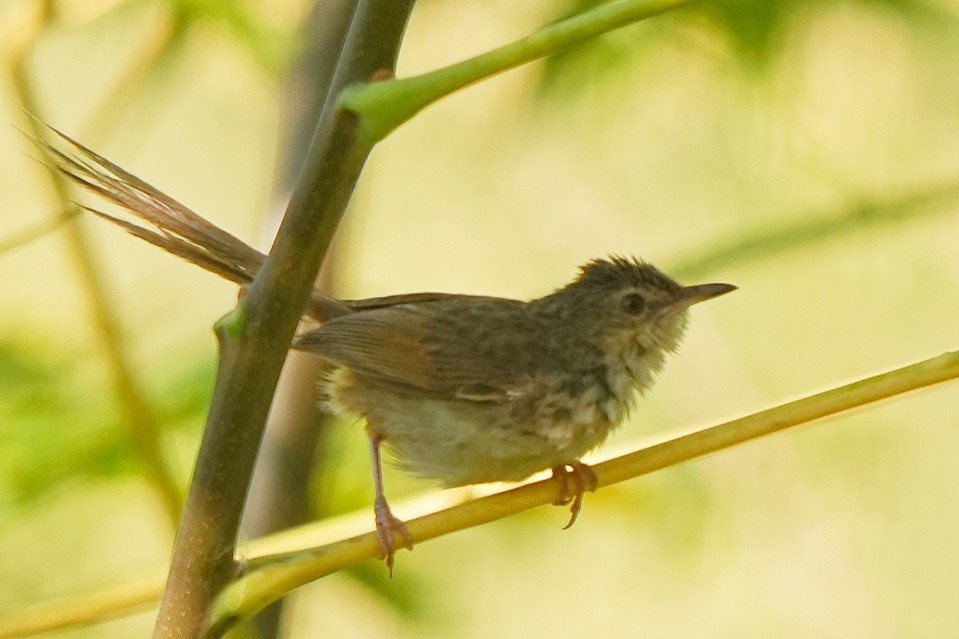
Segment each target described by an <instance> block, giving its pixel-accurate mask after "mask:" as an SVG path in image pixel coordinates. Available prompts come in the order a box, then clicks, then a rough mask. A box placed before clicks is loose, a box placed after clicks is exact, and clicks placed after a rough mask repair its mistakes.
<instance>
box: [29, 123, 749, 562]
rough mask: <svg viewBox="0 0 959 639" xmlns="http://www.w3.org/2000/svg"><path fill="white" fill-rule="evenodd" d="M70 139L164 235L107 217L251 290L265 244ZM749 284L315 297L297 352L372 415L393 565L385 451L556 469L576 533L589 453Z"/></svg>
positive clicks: (527, 470)
mask: <svg viewBox="0 0 959 639" xmlns="http://www.w3.org/2000/svg"><path fill="white" fill-rule="evenodd" d="M58 133H59V132H58ZM60 135H61V136H62V137H63V138H64V139H65V140H67V141H68V142H69V143H70V144H72V145H73V146H74V147H75V149H76V150H77V151H78V152H79V153H81V154H82V155H83V156H84V158H85V160H77V159H76V158H74V157H72V156H70V155H67V154H64V153H62V152H60V151H58V150H56V149H54V148H52V147H44V148H45V149H46V150H47V152H48V153H50V154H51V156H52V158H53V160H54V162H55V163H56V165H57V167H58V168H59V169H60V170H61V171H62V172H64V173H65V174H66V175H67V176H69V177H70V178H71V179H73V180H74V181H76V182H78V183H80V184H82V185H83V186H85V187H87V188H89V189H91V190H93V191H94V192H96V193H98V194H100V195H101V196H103V197H105V198H107V199H108V200H111V201H113V202H115V203H117V204H119V205H120V206H122V207H124V208H125V209H127V210H128V211H129V212H130V213H132V214H133V215H135V216H137V217H138V218H140V219H141V220H143V221H145V222H147V223H148V224H149V225H150V226H152V227H154V228H153V229H151V228H149V227H145V226H140V225H137V224H133V223H131V222H127V221H125V220H120V219H117V218H114V217H112V216H109V215H106V214H103V213H100V212H97V211H94V212H95V213H97V214H98V215H101V216H103V217H106V218H107V219H110V220H111V221H113V222H115V223H117V224H119V225H121V226H122V227H124V228H125V229H126V230H128V231H129V232H131V233H133V234H134V235H136V236H138V237H141V238H143V239H146V240H147V241H149V242H151V243H153V244H155V245H157V246H159V247H161V248H163V249H165V250H167V251H170V252H172V253H174V254H176V255H178V256H180V257H183V258H185V259H187V260H189V261H192V262H194V263H196V264H198V265H200V266H202V267H203V268H205V269H207V270H210V271H212V272H214V273H217V274H219V275H221V276H223V277H226V278H227V279H230V280H232V281H234V282H237V283H239V284H246V283H248V282H249V281H251V280H252V279H253V277H254V276H255V275H256V272H257V270H258V269H259V267H260V265H261V264H262V261H263V259H264V256H263V255H262V254H261V253H259V252H258V251H256V250H255V249H253V248H251V247H249V246H247V245H246V244H244V243H243V242H242V241H240V240H239V239H237V238H235V237H234V236H232V235H230V234H229V233H227V232H226V231H223V230H222V229H220V228H218V227H216V226H214V225H212V224H210V223H209V222H207V221H206V220H204V219H203V218H202V217H200V216H199V215H197V214H196V213H194V212H192V211H190V210H189V209H188V208H186V207H185V206H183V205H182V204H180V203H178V202H177V201H176V200H173V199H172V198H170V197H169V196H167V195H164V194H163V193H161V192H159V191H157V190H156V189H154V188H153V187H151V186H150V185H148V184H146V183H145V182H143V181H142V180H139V179H138V178H136V177H135V176H133V175H131V174H129V173H127V172H126V171H124V170H123V169H121V168H120V167H118V166H116V165H114V164H112V163H111V162H109V161H108V160H106V159H104V158H102V157H100V156H99V155H97V154H96V153H94V152H93V151H91V150H89V149H87V148H86V147H83V146H82V145H80V144H79V143H77V142H75V141H74V140H72V139H70V138H68V137H67V136H64V135H63V134H60ZM154 229H155V230H154ZM735 288H736V287H735V286H732V285H730V284H701V285H698V286H681V285H680V284H678V283H677V282H676V281H674V280H673V279H671V278H670V277H668V276H667V275H665V274H664V273H662V272H661V271H659V270H658V269H656V268H655V267H654V266H652V265H650V264H648V263H646V262H643V261H641V260H638V259H629V258H624V257H611V258H609V259H605V260H595V261H593V262H590V263H589V264H586V265H585V266H583V267H582V269H581V271H580V274H579V276H578V277H577V278H576V279H575V280H573V281H572V282H571V283H570V284H568V285H566V286H564V287H563V288H560V289H558V290H556V291H555V292H553V293H551V294H549V295H546V296H544V297H541V298H538V299H534V300H532V301H529V302H523V301H518V300H511V299H503V298H497V297H481V296H469V295H449V294H441V293H419V294H412V295H398V296H392V297H382V298H372V299H365V300H335V299H333V298H330V297H328V296H326V295H324V294H323V293H321V292H319V291H317V292H315V293H314V295H313V299H312V303H311V305H310V308H309V310H308V314H309V315H311V316H312V317H313V318H314V319H316V320H318V321H319V322H320V325H319V326H318V327H317V328H313V329H312V330H308V331H306V332H304V333H302V334H301V335H299V336H298V337H297V338H296V339H295V340H294V343H293V347H294V348H296V349H299V350H303V351H308V352H311V353H315V354H317V355H319V356H320V357H322V358H323V359H325V360H326V361H328V362H329V363H330V364H331V365H332V366H333V369H332V372H331V373H330V375H329V376H328V378H327V379H326V380H325V381H324V382H322V385H323V388H324V392H325V396H326V398H327V405H328V407H329V408H330V409H331V410H332V411H333V412H335V413H352V414H358V415H362V416H364V417H365V418H366V431H367V436H368V438H369V442H370V450H371V453H372V458H373V478H374V484H375V491H376V500H375V507H374V511H375V514H376V529H377V534H378V537H379V540H380V545H381V547H382V550H383V556H384V557H385V559H386V561H387V565H389V566H390V567H392V562H393V554H394V553H395V551H396V550H397V549H398V548H400V547H401V546H406V547H412V539H411V538H410V535H409V533H408V532H407V530H406V527H405V525H404V524H403V522H402V521H401V520H399V519H398V518H397V517H395V516H394V515H393V513H392V512H391V510H390V507H389V504H388V503H387V500H386V496H385V493H384V490H383V478H382V463H381V458H380V448H381V446H382V445H384V444H385V445H386V447H387V448H388V449H389V450H390V451H391V452H392V454H393V456H394V457H395V458H396V460H397V462H398V463H399V465H400V466H401V467H402V468H404V469H405V470H407V471H409V472H411V473H414V474H416V475H419V476H421V477H424V478H428V479H433V480H438V481H439V482H440V483H442V484H443V485H445V486H461V485H466V484H481V483H487V482H499V481H519V480H522V479H524V478H526V477H529V476H530V475H532V474H534V473H536V472H539V471H542V470H552V472H553V474H554V476H556V477H557V478H559V479H560V480H561V481H562V482H563V486H564V495H565V499H564V500H563V501H562V502H560V503H570V502H572V506H571V513H572V514H571V518H570V521H569V523H568V524H567V527H569V526H570V525H572V523H573V522H574V521H575V520H576V517H577V515H578V514H579V511H580V508H581V507H582V501H583V494H584V492H585V491H587V490H594V489H595V488H596V475H595V474H594V473H593V471H592V469H590V468H589V466H587V465H586V464H584V463H582V462H581V461H580V458H581V457H582V456H583V455H584V454H586V453H587V452H589V451H590V450H592V449H594V448H596V447H597V446H599V445H600V444H601V443H602V442H603V441H604V440H605V439H606V438H607V436H608V435H609V434H610V433H611V432H612V431H613V430H614V429H615V428H616V427H617V426H619V425H620V424H621V423H622V421H623V419H624V418H625V417H626V415H627V413H628V412H629V410H630V407H631V406H632V405H633V402H634V400H635V397H636V394H637V391H638V392H642V391H644V390H645V389H647V388H649V387H650V386H651V385H652V383H653V381H654V378H655V376H656V373H658V372H659V370H660V369H661V368H662V366H663V363H664V361H665V358H666V355H667V354H669V353H672V352H674V351H675V350H676V349H677V347H678V346H679V342H680V340H681V338H682V335H683V331H684V329H685V327H686V321H687V316H688V314H687V310H688V309H689V307H690V306H691V305H693V304H695V303H697V302H702V301H704V300H708V299H711V298H713V297H716V296H719V295H723V294H725V293H728V292H730V291H733V290H735Z"/></svg>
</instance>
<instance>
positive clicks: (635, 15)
mask: <svg viewBox="0 0 959 639" xmlns="http://www.w3.org/2000/svg"><path fill="white" fill-rule="evenodd" d="M691 2H692V0H614V1H613V2H608V3H605V4H601V5H600V6H598V7H596V8H595V9H591V10H589V11H584V12H583V13H580V14H578V15H575V16H572V17H570V18H567V19H565V20H561V21H559V22H555V23H553V24H551V25H548V26H546V27H543V28H542V29H540V30H539V31H537V32H535V33H533V34H531V35H528V36H526V37H525V38H522V39H520V40H516V41H515V42H511V43H510V44H507V45H504V46H502V47H499V48H497V49H493V50H491V51H487V52H486V53H482V54H480V55H478V56H476V57H473V58H470V59H469V60H464V61H462V62H458V63H456V64H452V65H450V66H447V67H443V68H442V69H437V70H435V71H430V72H429V73H424V74H422V75H418V76H413V77H409V78H399V79H394V80H385V81H383V82H374V83H370V84H357V85H355V86H352V87H350V88H349V89H347V90H346V91H344V92H343V94H342V96H341V97H340V105H341V106H342V108H344V109H347V110H349V111H352V112H354V113H356V114H357V115H358V116H359V117H360V128H361V132H362V135H363V137H364V138H365V139H366V140H368V141H370V142H371V143H372V142H376V141H378V140H382V139H383V138H384V137H386V136H387V135H388V134H389V133H390V131H392V130H393V129H395V128H396V127H398V126H400V125H401V124H403V123H404V122H406V121H407V120H409V119H410V118H412V117H413V116H414V115H416V114H417V113H419V112H420V111H421V110H422V109H424V108H425V107H427V106H429V105H430V104H432V103H433V102H436V101H437V100H439V99H440V98H442V97H445V96H447V95H449V94H450V93H453V92H455V91H458V90H459V89H462V88H464V87H466V86H469V85H471V84H474V83H476V82H479V81H480V80H484V79H486V78H489V77H491V76H494V75H497V74H499V73H502V72H503V71H507V70H509V69H512V68H515V67H518V66H520V65H523V64H526V63H528V62H532V61H533V60H538V59H539V58H543V57H546V56H547V55H550V54H552V53H556V52H558V51H561V50H563V49H566V48H568V47H571V46H573V45H575V44H579V43H581V42H584V41H586V40H588V39H590V38H595V37H596V36H599V35H602V34H604V33H606V32H608V31H613V30H615V29H619V28H621V27H625V26H628V25H630V24H633V23H634V22H638V21H640V20H643V19H645V18H650V17H652V16H655V15H659V14H661V13H665V12H666V11H669V10H671V9H676V8H678V7H682V6H685V5H687V4H691Z"/></svg>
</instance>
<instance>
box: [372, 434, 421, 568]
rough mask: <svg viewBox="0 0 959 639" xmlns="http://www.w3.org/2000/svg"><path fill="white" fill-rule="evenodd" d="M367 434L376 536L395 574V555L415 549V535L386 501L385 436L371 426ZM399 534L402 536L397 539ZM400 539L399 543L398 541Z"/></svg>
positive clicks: (389, 566) (387, 564) (383, 556)
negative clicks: (383, 452)
mask: <svg viewBox="0 0 959 639" xmlns="http://www.w3.org/2000/svg"><path fill="white" fill-rule="evenodd" d="M366 435H367V437H368V438H369V440H370V457H371V459H372V462H373V487H374V490H375V491H376V499H375V501H374V502H373V512H374V513H375V514H376V537H377V539H379V542H380V549H381V550H382V551H383V554H382V555H381V557H382V558H383V559H384V560H385V561H386V567H387V568H388V569H389V571H390V576H391V577H392V576H393V555H394V554H396V551H397V550H399V549H400V548H409V549H410V550H413V537H412V536H410V531H409V530H407V529H406V524H404V523H403V521H402V520H401V519H399V518H398V517H397V516H396V515H394V514H393V511H392V510H390V505H389V503H387V501H386V493H385V492H384V491H383V463H382V461H381V460H380V444H382V443H383V438H382V437H381V436H380V435H377V434H376V433H374V432H373V430H372V429H371V428H369V426H367V429H366ZM397 535H398V536H399V537H401V538H402V540H401V541H399V540H397V538H396V537H397ZM398 541H399V543H397V542H398Z"/></svg>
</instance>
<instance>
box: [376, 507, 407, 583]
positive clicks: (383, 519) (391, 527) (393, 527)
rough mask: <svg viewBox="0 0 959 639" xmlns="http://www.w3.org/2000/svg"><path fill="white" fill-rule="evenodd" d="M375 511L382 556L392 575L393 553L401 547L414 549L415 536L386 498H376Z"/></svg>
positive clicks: (377, 535) (377, 536)
mask: <svg viewBox="0 0 959 639" xmlns="http://www.w3.org/2000/svg"><path fill="white" fill-rule="evenodd" d="M373 512H374V513H375V514H376V538H377V540H378V541H379V542H380V550H381V551H382V553H381V554H380V558H381V559H383V560H384V561H385V562H386V568H387V570H389V571H390V577H392V576H393V555H395V554H396V551H397V550H399V549H400V548H407V549H409V550H413V536H412V535H410V531H409V530H407V528H406V524H405V523H403V520H402V519H400V518H399V517H397V516H396V515H394V514H393V511H392V510H390V506H389V504H387V503H386V500H385V499H377V500H376V503H375V504H374V505H373ZM397 538H401V539H397ZM398 542H399V543H398Z"/></svg>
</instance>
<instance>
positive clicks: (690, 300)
mask: <svg viewBox="0 0 959 639" xmlns="http://www.w3.org/2000/svg"><path fill="white" fill-rule="evenodd" d="M737 288H738V287H736V286H733V285H732V284H697V285H696V286H684V287H683V288H682V289H680V291H679V293H678V294H677V296H676V300H675V301H674V302H673V303H672V304H670V305H668V306H667V307H666V308H665V309H663V310H664V312H665V313H675V312H677V311H682V310H685V309H687V308H689V307H690V306H692V305H693V304H698V303H699V302H705V301H706V300H711V299H713V298H714V297H719V296H720V295H725V294H726V293H731V292H732V291H735V290H736V289H737Z"/></svg>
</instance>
